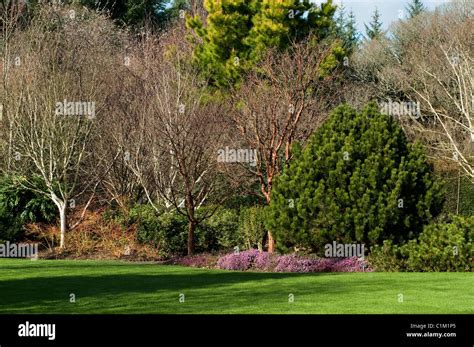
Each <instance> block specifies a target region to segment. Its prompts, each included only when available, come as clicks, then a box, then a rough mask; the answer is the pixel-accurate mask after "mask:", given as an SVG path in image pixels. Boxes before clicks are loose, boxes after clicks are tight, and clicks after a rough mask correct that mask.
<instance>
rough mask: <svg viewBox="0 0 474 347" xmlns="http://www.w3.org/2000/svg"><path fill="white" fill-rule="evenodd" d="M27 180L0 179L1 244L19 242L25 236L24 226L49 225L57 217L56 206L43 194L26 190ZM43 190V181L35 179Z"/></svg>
mask: <svg viewBox="0 0 474 347" xmlns="http://www.w3.org/2000/svg"><path fill="white" fill-rule="evenodd" d="M24 180H25V178H22V177H18V176H8V175H5V176H3V177H1V178H0V242H4V241H17V240H20V239H21V238H22V237H23V236H24V225H25V224H26V223H32V222H43V223H49V222H52V221H54V219H55V217H56V211H57V210H56V206H55V205H54V204H53V202H52V201H51V200H50V199H49V198H48V197H46V196H45V195H43V194H40V193H37V192H34V191H32V190H30V189H26V188H25V186H24V184H23V183H24ZM33 181H34V183H35V184H36V185H37V186H38V187H39V188H41V181H40V180H39V179H35V178H33Z"/></svg>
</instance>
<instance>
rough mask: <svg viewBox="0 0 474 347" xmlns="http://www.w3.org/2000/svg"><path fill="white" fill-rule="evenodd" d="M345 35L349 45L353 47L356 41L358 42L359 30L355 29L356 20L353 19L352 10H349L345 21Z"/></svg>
mask: <svg viewBox="0 0 474 347" xmlns="http://www.w3.org/2000/svg"><path fill="white" fill-rule="evenodd" d="M346 33H347V34H346V35H347V44H348V45H349V46H350V47H351V49H352V48H353V47H355V46H356V45H357V42H359V32H358V31H357V22H356V19H355V15H354V12H353V11H352V10H351V12H349V17H348V19H347V23H346Z"/></svg>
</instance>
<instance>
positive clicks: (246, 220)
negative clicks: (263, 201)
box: [238, 206, 267, 250]
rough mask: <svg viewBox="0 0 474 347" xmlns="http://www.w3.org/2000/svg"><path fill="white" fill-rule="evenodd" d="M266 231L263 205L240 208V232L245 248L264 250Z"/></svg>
mask: <svg viewBox="0 0 474 347" xmlns="http://www.w3.org/2000/svg"><path fill="white" fill-rule="evenodd" d="M266 231H267V229H266V227H265V215H264V208H263V207H261V206H252V207H245V208H242V209H241V210H240V220H239V228H238V234H239V235H240V238H241V242H242V243H243V246H244V248H246V249H252V248H258V249H259V250H262V249H263V245H262V242H263V238H264V236H265V234H266Z"/></svg>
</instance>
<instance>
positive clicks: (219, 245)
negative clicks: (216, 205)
mask: <svg viewBox="0 0 474 347" xmlns="http://www.w3.org/2000/svg"><path fill="white" fill-rule="evenodd" d="M238 227H239V213H238V210H237V209H231V208H220V209H218V210H217V211H216V212H215V213H214V214H213V215H212V216H211V217H210V218H209V219H207V220H205V221H204V222H203V223H202V224H200V225H199V226H198V231H197V233H196V234H197V236H198V240H197V241H198V242H197V244H198V248H202V249H203V250H205V251H214V250H218V249H233V248H234V247H236V246H241V244H242V235H241V234H240V233H239V232H238Z"/></svg>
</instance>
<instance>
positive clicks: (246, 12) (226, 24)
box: [187, 0, 336, 87]
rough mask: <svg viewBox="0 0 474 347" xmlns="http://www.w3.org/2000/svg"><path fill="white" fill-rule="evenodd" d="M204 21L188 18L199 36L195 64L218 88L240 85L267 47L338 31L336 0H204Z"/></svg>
mask: <svg viewBox="0 0 474 347" xmlns="http://www.w3.org/2000/svg"><path fill="white" fill-rule="evenodd" d="M204 7H205V9H206V11H207V12H208V16H207V17H206V19H205V22H206V23H204V21H203V20H202V19H201V18H199V17H197V16H196V17H193V18H188V19H187V25H188V27H189V28H191V29H192V30H193V32H194V34H195V36H194V37H195V39H196V40H195V42H196V49H195V51H194V57H193V58H194V63H195V64H196V65H198V66H199V67H200V69H201V70H202V71H203V72H204V73H205V75H206V77H207V78H208V79H209V81H210V83H211V84H213V85H216V86H220V87H222V86H228V85H229V83H236V82H238V81H239V79H240V76H241V74H242V72H245V71H247V70H248V69H250V68H251V67H252V66H253V65H254V64H255V63H256V62H257V61H258V60H259V59H260V58H261V57H262V56H263V54H264V52H265V51H266V49H267V48H269V47H274V48H278V49H285V48H286V47H288V46H289V43H290V42H291V41H298V40H300V39H302V38H304V37H306V36H307V35H308V34H309V33H310V32H313V33H314V34H315V35H316V37H317V38H318V39H323V38H325V37H327V36H328V35H330V34H331V33H332V32H333V27H334V20H333V16H334V13H335V11H336V6H334V5H333V4H332V0H327V1H326V2H324V3H322V4H321V5H319V6H318V5H316V4H314V3H312V2H310V1H309V0H279V1H276V0H250V1H249V0H205V1H204Z"/></svg>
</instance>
